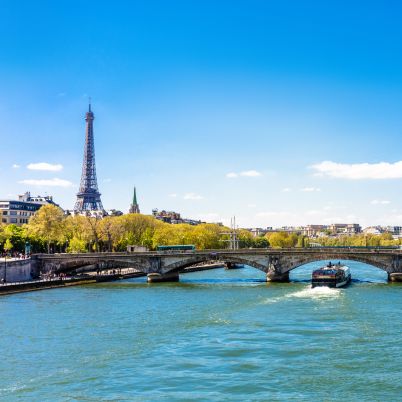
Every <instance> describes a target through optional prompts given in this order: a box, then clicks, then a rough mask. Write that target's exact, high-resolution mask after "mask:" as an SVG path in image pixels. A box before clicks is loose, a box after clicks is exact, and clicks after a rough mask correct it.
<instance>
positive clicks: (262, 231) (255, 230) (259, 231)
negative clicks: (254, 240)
mask: <svg viewBox="0 0 402 402" xmlns="http://www.w3.org/2000/svg"><path fill="white" fill-rule="evenodd" d="M247 230H248V231H249V232H250V233H251V234H252V235H253V237H260V236H264V235H265V234H266V233H267V232H268V229H263V228H252V229H247ZM271 230H272V228H271Z"/></svg>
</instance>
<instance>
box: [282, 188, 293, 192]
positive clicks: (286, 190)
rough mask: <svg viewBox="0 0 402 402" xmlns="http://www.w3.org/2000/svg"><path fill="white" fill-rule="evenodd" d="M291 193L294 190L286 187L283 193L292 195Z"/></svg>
mask: <svg viewBox="0 0 402 402" xmlns="http://www.w3.org/2000/svg"><path fill="white" fill-rule="evenodd" d="M291 191H292V189H291V188H289V187H285V188H283V189H282V193H290V192H291Z"/></svg>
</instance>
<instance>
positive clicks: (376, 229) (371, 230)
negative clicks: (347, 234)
mask: <svg viewBox="0 0 402 402" xmlns="http://www.w3.org/2000/svg"><path fill="white" fill-rule="evenodd" d="M363 233H364V234H372V235H380V234H381V233H384V230H383V228H382V227H381V226H369V227H367V228H364V229H363Z"/></svg>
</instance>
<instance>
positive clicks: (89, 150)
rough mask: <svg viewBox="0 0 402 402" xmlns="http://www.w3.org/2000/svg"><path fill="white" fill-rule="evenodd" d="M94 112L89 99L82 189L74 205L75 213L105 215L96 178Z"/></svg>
mask: <svg viewBox="0 0 402 402" xmlns="http://www.w3.org/2000/svg"><path fill="white" fill-rule="evenodd" d="M94 118H95V117H94V114H93V113H92V110H91V101H89V109H88V112H87V113H86V115H85V120H86V122H87V123H86V131H85V147H84V161H83V163H82V175H81V184H80V189H79V191H78V193H77V201H76V203H75V206H74V213H76V214H80V215H97V216H103V215H105V210H104V209H103V205H102V201H101V198H100V196H101V195H100V192H99V190H98V183H97V180H96V167H95V146H94V129H93V121H94Z"/></svg>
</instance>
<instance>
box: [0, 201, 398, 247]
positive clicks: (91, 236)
mask: <svg viewBox="0 0 402 402" xmlns="http://www.w3.org/2000/svg"><path fill="white" fill-rule="evenodd" d="M229 230H230V229H229V228H227V227H225V226H221V225H218V224H214V223H204V224H200V225H196V226H192V225H189V224H177V225H172V224H169V223H165V222H162V221H159V220H157V219H155V218H154V217H152V216H149V215H142V214H126V215H122V216H107V217H105V218H103V219H99V218H94V217H89V216H72V215H67V216H66V215H64V213H63V211H62V210H61V209H60V208H58V207H55V206H53V205H45V206H43V207H42V208H41V209H40V210H39V211H38V212H37V213H36V214H35V215H34V216H32V217H31V218H30V220H29V222H28V224H26V225H23V226H21V227H19V226H16V225H13V224H9V225H5V224H0V252H1V253H4V254H12V253H13V252H14V253H24V252H25V247H26V245H27V244H29V247H30V252H31V253H40V252H48V253H55V252H63V253H82V252H99V251H126V250H127V246H128V245H141V246H145V247H147V248H148V249H150V250H155V249H156V247H157V246H159V245H174V244H194V245H195V247H196V248H197V249H198V250H203V249H224V248H227V246H228V241H229V235H228V234H225V233H228V231H229ZM237 237H238V240H239V247H240V248H266V247H274V248H285V247H286V248H289V247H309V246H310V243H317V242H318V243H319V244H320V245H321V246H351V247H355V246H360V247H387V246H399V245H400V244H401V241H400V240H399V239H393V237H392V235H391V234H390V233H383V234H381V235H371V234H358V235H352V236H348V235H341V236H336V237H335V236H331V235H329V234H326V235H324V236H322V237H319V238H314V239H311V238H308V237H307V236H305V235H303V234H296V233H290V234H289V233H286V232H271V233H267V234H266V235H263V236H259V237H254V236H253V235H252V234H251V233H250V232H249V231H248V230H245V229H238V230H237Z"/></svg>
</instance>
